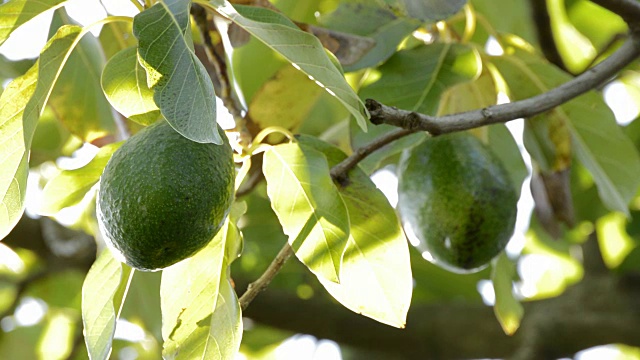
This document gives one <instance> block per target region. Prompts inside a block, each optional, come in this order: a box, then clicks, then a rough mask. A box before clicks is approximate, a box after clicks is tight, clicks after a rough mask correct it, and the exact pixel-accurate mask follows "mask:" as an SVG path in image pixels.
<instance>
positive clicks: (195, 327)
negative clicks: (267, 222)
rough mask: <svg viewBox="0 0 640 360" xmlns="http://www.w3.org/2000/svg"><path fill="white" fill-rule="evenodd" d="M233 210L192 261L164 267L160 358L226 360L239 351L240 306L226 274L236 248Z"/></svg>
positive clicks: (236, 235) (161, 286)
mask: <svg viewBox="0 0 640 360" xmlns="http://www.w3.org/2000/svg"><path fill="white" fill-rule="evenodd" d="M243 211H244V209H243V208H242V206H239V207H236V209H235V213H234V214H232V215H233V217H234V219H230V218H227V220H226V222H225V225H224V226H223V228H222V229H221V230H220V231H219V232H218V234H216V236H215V237H214V238H213V240H211V242H210V243H209V244H208V245H207V246H206V247H205V248H204V249H202V250H200V251H199V252H198V253H196V254H195V255H194V256H193V257H191V258H189V259H186V260H184V261H182V262H180V263H178V264H176V265H174V266H171V267H169V268H167V269H165V270H164V271H163V273H162V283H161V285H160V296H161V306H162V338H163V339H164V340H165V343H164V349H163V356H164V357H165V358H171V359H194V358H198V359H230V358H233V357H234V356H235V354H236V353H237V352H238V350H239V348H240V339H241V338H242V320H241V313H240V306H239V304H238V300H237V298H236V295H235V293H234V291H233V289H232V288H230V284H229V277H228V274H227V270H226V269H227V267H228V264H227V261H226V258H228V254H227V252H228V251H227V250H226V248H227V247H231V249H230V250H229V251H230V252H233V250H235V249H237V247H235V246H236V245H234V244H236V243H237V242H238V241H240V240H239V239H238V236H239V232H238V230H237V227H236V226H235V223H234V220H235V217H236V216H240V215H241V212H243Z"/></svg>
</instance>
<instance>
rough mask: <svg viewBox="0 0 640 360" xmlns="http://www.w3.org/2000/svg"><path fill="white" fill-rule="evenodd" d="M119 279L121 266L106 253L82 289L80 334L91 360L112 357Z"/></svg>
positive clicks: (121, 270) (99, 257) (92, 268)
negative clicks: (82, 336)
mask: <svg viewBox="0 0 640 360" xmlns="http://www.w3.org/2000/svg"><path fill="white" fill-rule="evenodd" d="M122 279H123V269H122V264H121V263H120V261H118V260H116V259H115V258H114V257H113V255H112V254H111V251H110V250H107V249H105V250H103V251H102V253H101V254H100V256H98V258H97V259H96V261H95V262H94V263H93V265H92V266H91V269H89V272H88V273H87V277H86V278H85V280H84V284H83V285H82V324H83V326H84V331H83V333H84V340H85V344H86V345H87V350H88V352H89V358H90V359H92V360H93V359H108V358H109V354H110V353H111V342H112V340H113V334H114V333H115V330H116V320H117V319H116V310H115V308H114V303H117V301H114V298H115V297H116V292H117V291H118V289H119V288H120V287H121V286H120V283H121V281H122ZM121 301H124V300H121Z"/></svg>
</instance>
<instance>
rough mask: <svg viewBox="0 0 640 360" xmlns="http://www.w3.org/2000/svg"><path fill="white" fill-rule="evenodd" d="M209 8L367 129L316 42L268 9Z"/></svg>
mask: <svg viewBox="0 0 640 360" xmlns="http://www.w3.org/2000/svg"><path fill="white" fill-rule="evenodd" d="M209 4H210V5H211V6H212V7H213V8H214V9H215V10H216V11H217V12H219V13H220V14H222V15H224V16H226V17H228V18H229V19H231V21H233V22H235V23H236V24H238V25H239V26H241V27H242V28H243V29H245V30H246V31H248V32H249V33H250V34H251V35H253V36H255V37H256V38H257V39H259V40H260V41H262V42H264V43H265V44H266V45H267V46H269V47H270V48H272V49H273V50H275V51H277V52H278V53H280V54H281V55H282V56H284V57H285V58H286V59H287V60H288V61H289V62H291V63H292V64H294V66H296V67H297V68H299V69H300V70H301V71H302V72H304V73H305V74H307V75H308V76H309V77H311V78H312V79H313V80H315V81H316V84H318V85H319V86H321V87H322V88H324V89H325V90H327V91H328V92H329V93H330V94H331V95H333V96H335V97H336V98H337V99H338V100H339V101H340V102H341V103H342V104H343V105H344V106H345V107H346V108H347V109H348V110H349V112H350V113H351V114H352V115H353V116H354V117H355V119H356V122H357V123H358V124H359V125H360V127H362V128H363V129H366V128H367V125H366V120H367V119H366V116H365V114H366V110H365V109H364V105H363V103H362V102H361V101H360V99H358V96H357V95H356V94H355V92H354V91H353V89H351V87H350V86H349V84H348V83H347V81H346V80H345V79H344V77H343V75H342V73H341V72H340V70H338V69H337V68H336V67H335V65H333V63H332V62H331V60H330V59H329V57H328V55H327V53H326V52H325V49H324V48H323V47H322V44H321V43H320V41H319V40H318V38H316V37H315V36H313V35H311V34H309V33H307V32H304V31H302V30H300V29H299V28H298V27H297V26H296V25H295V24H293V23H292V22H291V20H289V19H287V18H286V17H285V16H283V15H281V14H279V13H276V12H274V11H271V10H268V9H264V8H258V7H249V6H241V5H236V7H235V8H234V7H233V6H232V5H231V4H230V3H229V2H228V1H222V0H212V1H210V2H209Z"/></svg>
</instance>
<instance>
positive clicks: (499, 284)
mask: <svg viewBox="0 0 640 360" xmlns="http://www.w3.org/2000/svg"><path fill="white" fill-rule="evenodd" d="M492 264H493V268H492V271H491V280H492V282H493V289H494V291H495V295H496V303H495V305H494V306H493V311H494V312H495V314H496V318H497V319H498V321H499V322H500V325H501V326H502V330H504V333H505V334H507V335H513V334H514V333H515V332H516V330H518V328H519V327H520V320H522V316H523V315H524V308H523V307H522V304H520V302H519V301H518V300H517V299H516V298H515V297H514V294H513V282H512V280H513V277H514V275H515V274H516V267H515V264H514V263H513V262H512V261H511V260H509V258H508V257H507V255H506V254H505V253H504V252H503V253H501V254H500V256H498V257H497V258H496V259H495V260H494V261H493V263H492Z"/></svg>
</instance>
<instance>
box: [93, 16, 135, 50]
mask: <svg viewBox="0 0 640 360" xmlns="http://www.w3.org/2000/svg"><path fill="white" fill-rule="evenodd" d="M98 40H100V44H101V45H102V50H103V51H104V55H105V57H106V58H107V59H111V57H112V56H113V55H115V54H117V53H118V52H119V51H120V50H124V49H126V48H129V47H132V46H135V45H137V43H138V42H137V41H136V38H135V36H133V30H132V26H131V23H128V22H121V21H113V22H110V23H107V24H104V25H103V26H102V30H100V36H99V37H98Z"/></svg>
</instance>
